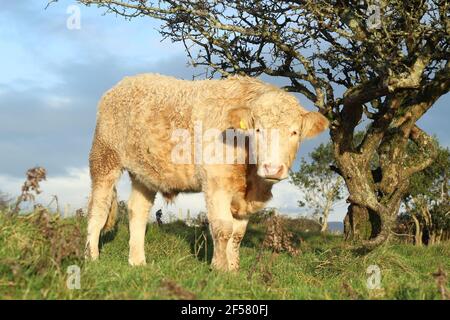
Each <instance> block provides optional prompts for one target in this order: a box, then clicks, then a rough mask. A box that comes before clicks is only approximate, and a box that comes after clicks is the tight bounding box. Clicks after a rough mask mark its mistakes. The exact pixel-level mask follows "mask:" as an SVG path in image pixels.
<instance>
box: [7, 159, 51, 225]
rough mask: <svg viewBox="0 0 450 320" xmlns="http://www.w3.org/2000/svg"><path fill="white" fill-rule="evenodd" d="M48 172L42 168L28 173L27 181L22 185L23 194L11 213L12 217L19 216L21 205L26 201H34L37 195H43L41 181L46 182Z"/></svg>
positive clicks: (30, 170) (33, 169)
mask: <svg viewBox="0 0 450 320" xmlns="http://www.w3.org/2000/svg"><path fill="white" fill-rule="evenodd" d="M46 178H47V171H46V170H45V169H44V168H42V167H35V168H32V169H29V170H28V171H27V180H25V182H24V183H23V185H22V193H21V194H20V196H19V197H18V198H17V200H16V204H15V206H14V210H12V211H11V215H12V216H14V215H17V214H18V213H19V210H20V204H21V203H22V202H25V201H33V200H34V199H35V195H34V194H33V193H35V194H36V195H38V194H40V193H41V189H40V185H39V183H41V181H43V180H46Z"/></svg>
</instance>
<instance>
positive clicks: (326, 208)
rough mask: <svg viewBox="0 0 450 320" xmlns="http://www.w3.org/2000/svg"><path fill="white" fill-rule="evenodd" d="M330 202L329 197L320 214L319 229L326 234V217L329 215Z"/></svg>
mask: <svg viewBox="0 0 450 320" xmlns="http://www.w3.org/2000/svg"><path fill="white" fill-rule="evenodd" d="M331 204H332V200H331V199H330V196H329V197H327V203H326V204H325V208H324V209H323V213H322V227H321V228H320V232H326V231H327V229H328V216H329V215H330V209H331Z"/></svg>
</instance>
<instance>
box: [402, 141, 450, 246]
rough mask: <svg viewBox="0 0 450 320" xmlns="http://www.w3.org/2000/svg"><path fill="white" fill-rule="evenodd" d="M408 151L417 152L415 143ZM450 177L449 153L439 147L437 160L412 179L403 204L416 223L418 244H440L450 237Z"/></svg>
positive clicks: (449, 151)
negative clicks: (442, 240)
mask: <svg viewBox="0 0 450 320" xmlns="http://www.w3.org/2000/svg"><path fill="white" fill-rule="evenodd" d="M436 144H438V143H437V141H436ZM408 149H409V150H408V152H409V153H411V154H412V155H413V154H415V153H417V149H416V146H415V145H413V144H410V145H409V146H408ZM449 177H450V150H449V149H448V148H443V147H440V146H438V155H437V157H436V160H435V161H434V162H433V163H432V164H431V165H430V166H429V167H428V168H426V169H425V170H423V171H421V172H417V173H415V174H414V175H413V176H412V177H411V181H410V185H409V188H408V193H407V194H406V196H405V198H404V203H405V207H406V215H408V216H409V217H410V219H411V220H412V221H413V223H414V228H415V237H414V238H415V243H416V245H422V243H425V244H433V243H437V242H440V240H441V239H442V238H443V237H448V236H450V194H449Z"/></svg>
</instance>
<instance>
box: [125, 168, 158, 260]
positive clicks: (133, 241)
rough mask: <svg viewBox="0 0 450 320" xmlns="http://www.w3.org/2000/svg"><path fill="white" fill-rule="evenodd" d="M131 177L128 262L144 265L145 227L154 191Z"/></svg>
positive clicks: (153, 199)
mask: <svg viewBox="0 0 450 320" xmlns="http://www.w3.org/2000/svg"><path fill="white" fill-rule="evenodd" d="M130 177H131V187H132V189H131V195H130V199H129V200H128V214H129V221H130V255H129V258H128V262H129V263H130V265H132V266H139V265H145V263H146V262H145V251H144V243H145V229H146V227H147V220H148V215H149V211H150V209H151V207H152V205H153V202H154V201H155V195H156V192H155V191H152V190H149V189H148V188H147V187H146V186H145V185H143V184H142V183H141V182H140V181H139V180H137V179H136V178H134V177H133V176H132V175H130Z"/></svg>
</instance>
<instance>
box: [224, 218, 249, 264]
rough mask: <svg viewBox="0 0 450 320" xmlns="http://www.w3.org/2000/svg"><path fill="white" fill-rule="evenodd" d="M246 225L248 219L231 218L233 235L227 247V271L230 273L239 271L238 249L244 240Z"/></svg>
mask: <svg viewBox="0 0 450 320" xmlns="http://www.w3.org/2000/svg"><path fill="white" fill-rule="evenodd" d="M247 224H248V219H245V218H244V219H236V218H233V233H232V235H231V238H230V240H228V246H227V257H228V270H230V271H237V270H239V248H240V246H241V242H242V239H243V238H244V235H245V230H246V229H247Z"/></svg>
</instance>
